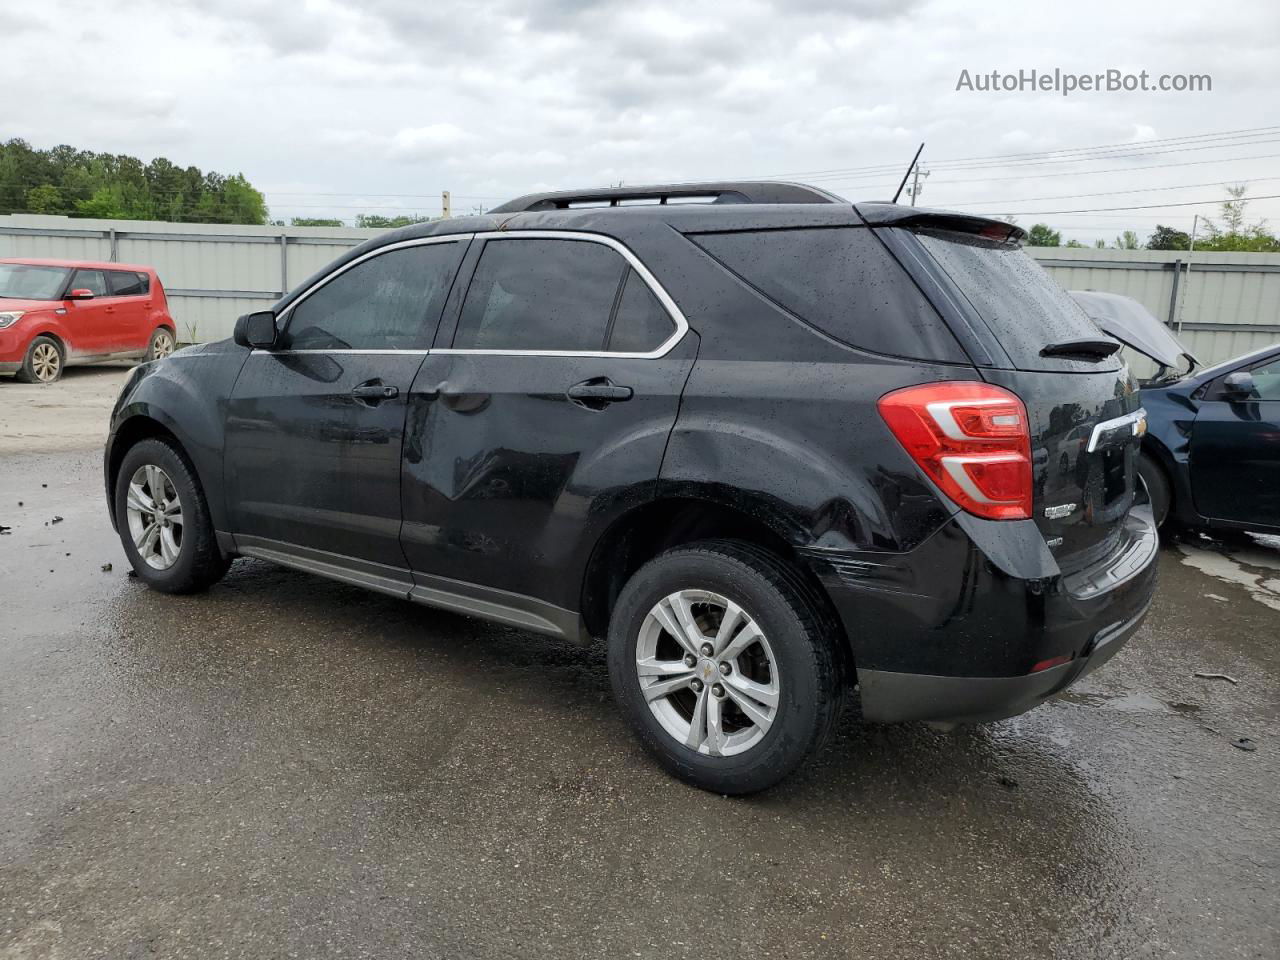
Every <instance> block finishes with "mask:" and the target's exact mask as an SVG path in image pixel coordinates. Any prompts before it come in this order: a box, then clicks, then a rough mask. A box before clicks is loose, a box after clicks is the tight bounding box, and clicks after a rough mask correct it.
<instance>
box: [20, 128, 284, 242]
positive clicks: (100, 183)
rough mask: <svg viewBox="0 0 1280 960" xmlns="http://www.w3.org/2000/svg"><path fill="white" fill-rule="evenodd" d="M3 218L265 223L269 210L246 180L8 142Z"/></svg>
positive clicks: (158, 162)
mask: <svg viewBox="0 0 1280 960" xmlns="http://www.w3.org/2000/svg"><path fill="white" fill-rule="evenodd" d="M0 212H5V213H25V212H31V213H62V214H69V215H70V216H73V217H105V218H111V219H120V218H128V219H137V220H175V221H187V222H191V221H196V222H207V223H265V222H266V218H267V205H266V201H265V199H264V198H263V196H262V194H261V193H260V192H258V191H257V190H256V189H254V187H253V185H252V184H250V183H249V181H248V180H247V179H246V178H245V177H244V176H243V175H242V174H236V175H235V176H224V175H223V174H220V173H213V172H209V173H206V172H204V171H202V170H200V169H199V168H198V167H179V166H177V165H176V164H174V163H172V162H171V161H169V160H168V159H166V158H164V157H156V158H155V159H153V160H152V161H151V162H150V163H144V162H143V161H142V160H139V159H138V158H137V157H131V156H128V155H126V154H112V153H94V152H92V151H88V150H79V149H77V148H75V147H72V146H69V145H67V144H59V145H58V146H55V147H51V148H49V149H47V150H37V149H35V148H34V147H32V146H31V145H30V144H29V143H27V142H26V141H25V140H17V139H14V140H8V141H5V142H0Z"/></svg>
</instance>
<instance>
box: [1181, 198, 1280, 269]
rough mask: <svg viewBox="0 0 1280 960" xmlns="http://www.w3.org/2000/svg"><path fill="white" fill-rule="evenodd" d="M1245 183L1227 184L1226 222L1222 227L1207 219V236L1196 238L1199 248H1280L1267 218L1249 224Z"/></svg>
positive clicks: (1249, 250)
mask: <svg viewBox="0 0 1280 960" xmlns="http://www.w3.org/2000/svg"><path fill="white" fill-rule="evenodd" d="M1245 191H1246V188H1245V185H1244V184H1243V183H1238V184H1236V185H1235V186H1231V187H1227V199H1226V200H1224V201H1223V202H1222V214H1221V217H1222V224H1221V226H1219V225H1218V224H1217V223H1215V222H1214V221H1212V220H1210V219H1209V218H1208V217H1205V218H1204V227H1205V234H1206V235H1205V237H1204V239H1197V240H1196V249H1197V250H1226V251H1235V252H1247V253H1274V252H1278V251H1280V238H1277V237H1276V236H1275V235H1274V234H1272V233H1271V232H1269V231H1268V230H1267V221H1265V220H1259V221H1258V222H1256V223H1252V224H1250V223H1245V208H1246V207H1247V206H1248V203H1249V201H1248V198H1246V197H1245Z"/></svg>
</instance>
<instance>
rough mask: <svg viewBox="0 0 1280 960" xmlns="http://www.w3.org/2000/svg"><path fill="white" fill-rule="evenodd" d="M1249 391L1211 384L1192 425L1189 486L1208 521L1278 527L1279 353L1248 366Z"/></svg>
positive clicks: (1279, 495)
mask: <svg viewBox="0 0 1280 960" xmlns="http://www.w3.org/2000/svg"><path fill="white" fill-rule="evenodd" d="M1249 372H1250V373H1251V374H1252V376H1253V384H1254V389H1253V394H1252V395H1251V396H1248V397H1244V396H1240V397H1231V396H1228V395H1227V394H1226V393H1225V392H1224V391H1223V390H1222V384H1221V381H1218V382H1215V383H1214V384H1213V385H1212V386H1211V387H1210V388H1209V391H1208V392H1207V393H1206V394H1205V399H1204V401H1203V402H1202V403H1201V404H1200V410H1199V412H1198V413H1197V414H1196V419H1195V424H1194V426H1193V427H1192V428H1191V490H1192V497H1193V498H1194V500H1195V505H1196V511H1197V512H1198V513H1200V515H1201V516H1204V517H1208V518H1210V519H1212V520H1230V521H1234V522H1236V523H1245V524H1250V523H1252V524H1257V525H1259V526H1269V527H1280V357H1270V358H1268V359H1265V360H1262V361H1259V362H1258V363H1255V364H1253V366H1252V368H1250V369H1249Z"/></svg>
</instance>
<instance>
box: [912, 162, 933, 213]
mask: <svg viewBox="0 0 1280 960" xmlns="http://www.w3.org/2000/svg"><path fill="white" fill-rule="evenodd" d="M928 176H929V171H928V170H921V169H920V165H919V164H916V169H915V173H914V174H913V175H912V177H911V205H912V206H913V207H914V206H915V205H916V197H918V196H920V191H921V189H922V187H921V186H920V178H921V177H928Z"/></svg>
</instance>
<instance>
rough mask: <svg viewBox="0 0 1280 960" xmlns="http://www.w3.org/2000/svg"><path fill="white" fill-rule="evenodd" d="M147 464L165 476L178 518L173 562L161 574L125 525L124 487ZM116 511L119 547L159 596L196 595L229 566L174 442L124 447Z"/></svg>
mask: <svg viewBox="0 0 1280 960" xmlns="http://www.w3.org/2000/svg"><path fill="white" fill-rule="evenodd" d="M146 466H156V467H159V468H160V469H161V470H162V471H164V473H165V475H166V476H167V477H168V478H169V481H170V483H171V484H172V486H173V490H174V492H175V493H176V494H177V499H178V504H179V509H180V511H181V514H182V518H183V520H182V524H181V540H180V542H179V543H178V553H177V558H176V559H175V560H174V561H173V562H172V566H169V567H168V568H166V569H163V570H160V569H156V568H155V567H153V566H152V565H150V564H149V563H148V562H147V561H146V560H145V559H143V557H142V555H141V554H140V553H139V551H138V547H137V545H135V543H134V539H133V535H132V532H131V530H130V526H129V515H128V497H129V483H130V480H131V478H132V477H133V476H134V475H135V474H136V473H137V471H138V470H139V469H140V468H142V467H146ZM115 507H116V529H117V530H118V531H119V533H120V543H121V544H122V545H123V546H124V552H125V555H126V556H128V558H129V562H130V563H131V564H132V565H133V569H134V572H135V573H137V575H138V578H139V579H140V580H142V581H143V582H144V583H146V584H147V586H149V587H151V588H153V589H155V590H160V591H162V592H163V593H197V592H199V591H201V590H206V589H208V588H209V587H210V586H212V585H213V584H215V583H217V582H218V580H220V579H222V575H223V574H225V573H226V572H227V567H229V566H230V565H231V561H230V560H229V559H227V558H226V557H224V556H223V555H222V553H221V551H220V550H219V549H218V542H217V538H216V537H215V535H214V532H213V523H212V522H211V521H210V519H209V505H208V503H207V502H206V500H205V498H204V491H203V490H202V489H201V487H200V481H199V480H198V479H197V478H196V473H195V470H194V469H193V468H192V466H191V464H190V462H189V461H188V460H187V457H186V455H185V454H184V453H183V452H182V450H181V449H180V448H179V447H178V446H177V445H176V444H173V443H171V442H170V441H168V440H162V439H159V438H156V437H152V438H150V439H147V440H141V441H139V442H138V443H136V444H134V445H133V446H132V447H130V448H129V451H128V452H127V453H126V454H125V455H124V459H123V460H122V461H121V463H120V472H119V473H118V474H116V487H115Z"/></svg>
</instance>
